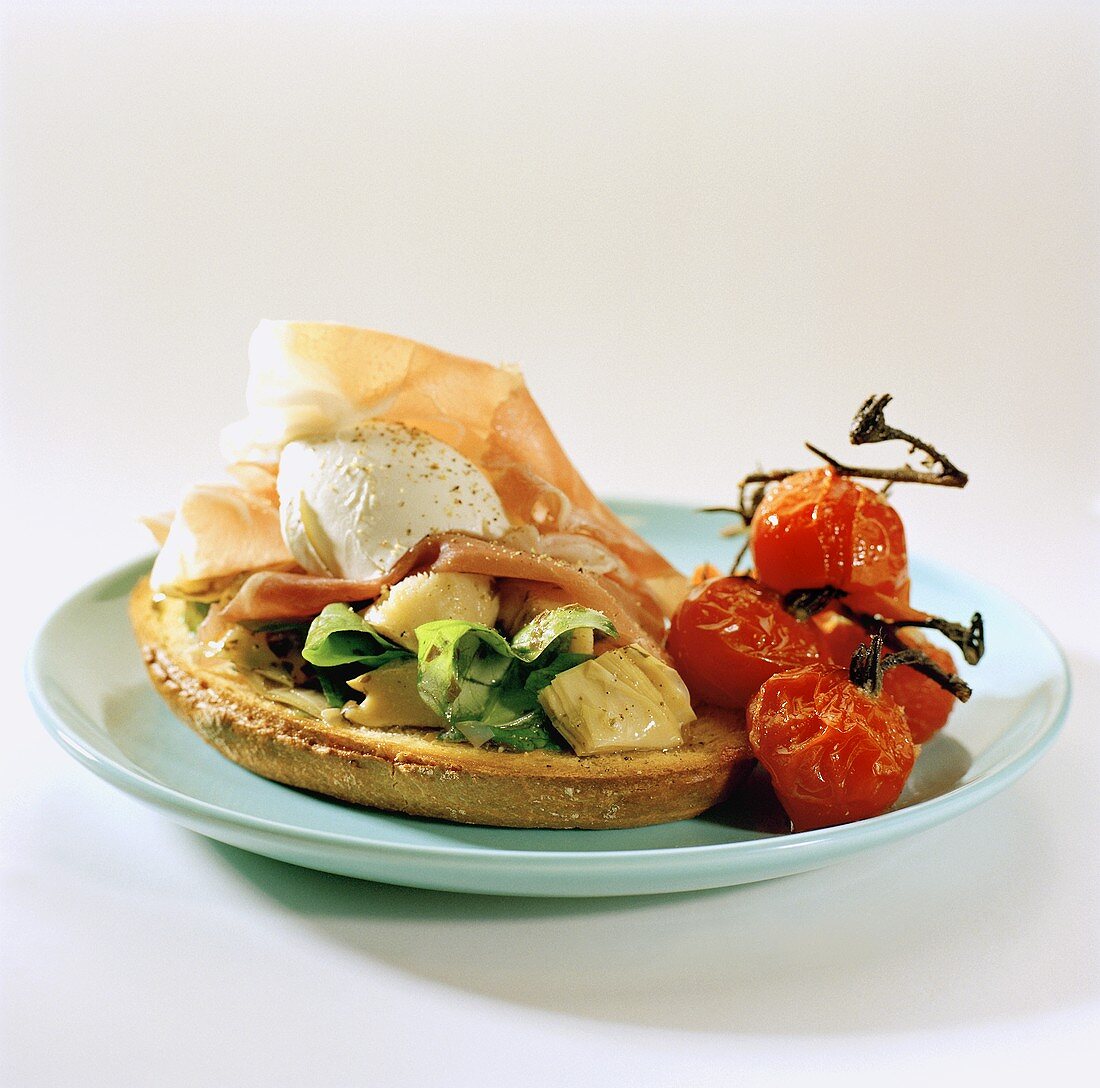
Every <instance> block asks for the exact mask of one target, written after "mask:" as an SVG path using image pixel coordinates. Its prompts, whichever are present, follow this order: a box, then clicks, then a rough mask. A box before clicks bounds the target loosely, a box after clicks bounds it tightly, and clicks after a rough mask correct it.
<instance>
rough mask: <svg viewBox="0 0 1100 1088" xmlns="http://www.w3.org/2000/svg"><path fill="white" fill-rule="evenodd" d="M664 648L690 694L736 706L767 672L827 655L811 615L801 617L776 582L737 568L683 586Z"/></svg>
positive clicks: (749, 696)
mask: <svg viewBox="0 0 1100 1088" xmlns="http://www.w3.org/2000/svg"><path fill="white" fill-rule="evenodd" d="M668 651H669V653H670V654H671V655H672V658H673V660H674V661H675V663H676V668H677V670H678V671H679V673H680V675H681V676H682V677H683V679H684V682H685V683H686V684H687V686H688V689H689V690H690V691H691V694H692V696H693V698H695V699H697V700H698V701H699V702H703V703H709V704H711V705H712V706H724V707H732V708H735V709H738V708H740V707H744V706H747V705H748V704H749V701H750V700H751V699H752V697H753V696H754V695H755V694H756V691H757V689H758V688H759V687H760V685H761V684H762V683H763V682H764V681H765V680H767V678H768V677H769V676H771V675H772V674H773V673H775V672H779V671H782V670H784V669H792V668H797V667H798V666H799V665H809V664H811V663H812V662H815V661H823V660H825V659H826V653H825V649H824V646H823V642H822V635H821V633H820V631H818V629H817V628H816V627H815V626H814V625H813V624H812V623H800V622H799V621H798V620H796V619H794V617H793V616H791V615H789V614H788V613H787V612H786V611H785V610H784V608H783V603H782V601H781V600H780V597H779V595H778V594H777V593H776V592H775V591H774V590H771V589H768V588H767V587H765V586H762V585H760V583H759V582H757V581H755V580H754V579H752V578H748V577H741V576H730V577H726V578H715V579H713V580H711V581H708V582H704V583H703V584H702V585H699V586H696V587H695V588H694V589H692V590H691V592H690V593H688V595H687V598H686V599H685V600H684V602H683V604H682V605H681V606H680V608H679V610H678V611H677V613H676V615H675V616H673V618H672V626H671V628H670V630H669V633H668Z"/></svg>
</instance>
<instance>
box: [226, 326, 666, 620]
mask: <svg viewBox="0 0 1100 1088" xmlns="http://www.w3.org/2000/svg"><path fill="white" fill-rule="evenodd" d="M249 361H250V374H249V382H248V408H249V414H248V416H247V417H246V418H245V419H243V420H241V421H240V422H238V423H235V424H232V425H231V426H230V427H228V428H226V430H225V431H224V432H223V435H222V447H223V451H224V452H225V454H226V456H227V458H228V459H229V460H230V461H232V462H239V461H249V462H261V463H262V462H265V461H266V462H273V461H274V460H276V459H277V457H278V455H279V451H280V450H281V448H282V447H283V446H284V445H285V444H286V443H287V442H290V441H292V440H294V439H296V438H301V437H304V436H306V435H310V434H323V433H332V432H335V431H338V430H341V429H343V428H345V427H348V426H350V425H352V424H354V423H357V422H360V421H362V420H363V419H364V418H372V419H378V420H385V421H388V422H394V423H402V424H404V425H406V426H410V427H418V428H420V429H421V430H424V431H427V432H428V433H429V434H432V435H434V436H435V437H436V438H439V439H440V440H442V441H444V442H446V443H447V444H448V445H450V446H453V447H454V448H455V449H456V450H458V452H459V453H461V454H462V455H463V456H465V457H467V458H469V459H470V460H471V461H473V462H474V464H476V465H477V466H478V467H479V468H481V469H482V471H483V472H485V474H486V475H487V476H488V478H489V480H490V481H491V482H492V484H493V486H494V488H495V490H496V492H497V494H498V495H499V496H500V499H501V502H502V503H503V504H504V507H505V509H506V510H507V512H508V515H509V517H510V518H511V519H512V521H513V522H514V523H516V524H519V525H531V526H534V528H536V529H537V530H538V531H539V532H540V533H551V532H562V533H575V534H580V535H584V536H589V537H592V538H593V539H595V540H597V541H600V542H601V543H602V544H604V545H605V546H606V547H607V548H608V549H610V550H611V551H612V552H613V553H615V555H617V556H618V557H619V558H620V559H621V560H622V561H623V563H624V564H625V565H626V567H627V568H628V569H629V570H630V571H631V572H632V573H633V575H634V576H635V577H636V578H638V579H641V580H644V581H645V582H646V584H647V586H648V589H649V592H650V593H651V594H653V595H654V596H656V597H657V598H658V599H659V600H660V601H661V603H662V606H663V607H664V609H665V610H666V611H671V610H672V609H673V608H674V607H675V605H676V604H678V603H679V600H680V598H681V597H682V596H683V593H684V591H685V590H686V582H685V581H684V579H683V577H682V576H681V575H680V574H679V572H678V571H677V570H676V569H675V568H674V567H673V566H672V565H671V564H670V563H669V562H668V561H667V560H666V559H665V558H664V557H663V556H661V555H660V554H659V553H658V552H656V551H655V550H654V549H653V548H652V547H650V546H649V544H647V543H646V542H645V541H644V540H643V539H642V538H641V537H640V536H638V535H637V533H635V532H633V530H631V529H630V528H628V527H627V526H626V525H624V524H623V523H622V522H621V521H620V520H619V519H618V518H617V517H616V516H615V515H614V514H613V513H612V512H611V511H610V510H609V509H608V508H607V507H606V506H605V505H604V504H603V503H602V502H600V500H599V499H597V498H596V496H595V494H594V493H593V492H592V490H591V489H590V488H589V487H588V485H587V484H586V483H585V482H584V480H583V479H582V477H581V475H580V473H578V472H577V470H576V468H575V467H574V466H573V464H572V463H571V462H570V460H569V458H568V457H567V456H566V454H565V451H564V450H563V449H562V447H561V445H560V443H559V442H558V440H557V439H556V438H555V437H554V433H553V431H552V430H551V429H550V426H549V424H548V423H547V421H546V418H545V417H544V416H543V414H542V412H541V411H540V410H539V408H538V406H537V405H536V404H535V401H534V399H533V398H532V396H531V394H530V392H529V391H528V389H527V386H526V384H525V383H524V381H523V377H522V375H521V374H520V373H519V371H517V370H514V369H505V368H500V367H495V366H491V365H490V364H488V363H482V362H477V361H476V360H473V359H466V358H462V357H461V356H457V355H451V354H448V353H446V352H442V351H438V350H437V349H435V348H431V347H428V346H426V345H424V344H419V343H416V342H415V341H413V340H406V339H404V338H402V337H399V336H391V335H389V334H386V333H380V332H374V331H371V330H369V329H355V328H350V327H348V326H344V325H325V324H299V323H292V322H275V321H264V322H261V323H260V325H259V327H258V328H257V329H256V331H255V333H254V334H253V336H252V340H251V342H250V344H249Z"/></svg>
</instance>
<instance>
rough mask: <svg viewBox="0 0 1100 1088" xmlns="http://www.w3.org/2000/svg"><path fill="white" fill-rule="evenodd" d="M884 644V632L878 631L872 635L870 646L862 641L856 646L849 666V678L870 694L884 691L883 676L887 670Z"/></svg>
mask: <svg viewBox="0 0 1100 1088" xmlns="http://www.w3.org/2000/svg"><path fill="white" fill-rule="evenodd" d="M882 645H883V639H882V633H881V632H879V631H876V632H875V633H874V634H873V635H872V636H871V644H870V646H868V645H866V644H865V643H861V644H860V645H859V646H857V647H856V651H855V653H854V654H852V663H851V664H850V665H849V666H848V679H849V680H851V681H852V683H853V684H855V686H856V687H857V688H862V689H863V690H864V691H865V692H867V694H868V695H879V694H880V693H881V692H882V676H883V673H884V672H885V671H886V669H885V665H884V664H883V660H882Z"/></svg>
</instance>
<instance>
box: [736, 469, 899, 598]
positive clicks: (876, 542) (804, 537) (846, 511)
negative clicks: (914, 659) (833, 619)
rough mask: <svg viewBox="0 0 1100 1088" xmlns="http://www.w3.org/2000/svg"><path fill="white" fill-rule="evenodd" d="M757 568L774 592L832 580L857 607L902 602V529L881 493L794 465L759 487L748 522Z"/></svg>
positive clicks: (827, 471)
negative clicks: (761, 492) (758, 498)
mask: <svg viewBox="0 0 1100 1088" xmlns="http://www.w3.org/2000/svg"><path fill="white" fill-rule="evenodd" d="M749 537H750V541H751V544H752V554H753V561H754V563H755V565H756V576H757V578H758V579H759V580H760V581H761V582H762V583H763V584H764V585H766V586H771V587H772V589H775V590H777V591H778V592H779V593H789V592H791V590H795V589H819V588H823V587H825V586H833V587H834V588H836V589H839V590H843V591H844V592H845V593H846V594H847V603H848V604H850V605H851V607H852V608H854V609H855V610H856V611H857V612H870V613H874V612H879V613H881V614H882V615H884V616H888V617H894V618H897V617H900V616H902V615H903V614H905V613H906V612H907V611H908V607H909V567H908V561H907V558H906V551H905V529H904V528H903V526H902V524H901V518H900V517H899V516H898V513H897V511H896V510H895V509H894V508H893V507H892V506H891V505H890V504H889V503H888V502H887V501H886V500H885V499H884V498H882V496H881V495H879V494H877V493H876V492H874V491H872V490H870V489H869V488H866V487H864V486H863V485H862V484H857V483H856V482H855V481H854V480H851V479H849V478H848V477H847V476H842V475H840V474H839V473H837V472H835V471H834V470H833V469H832V468H828V467H826V468H816V469H809V470H807V471H805V472H796V473H794V475H792V476H788V477H787V478H786V479H784V480H781V481H780V482H779V483H778V484H776V485H775V486H774V487H772V488H770V489H769V490H768V492H767V493H766V494H765V496H764V499H763V501H762V502H761V503H760V506H759V507H758V508H757V510H756V513H755V514H754V515H753V519H752V524H751V526H750V528H749Z"/></svg>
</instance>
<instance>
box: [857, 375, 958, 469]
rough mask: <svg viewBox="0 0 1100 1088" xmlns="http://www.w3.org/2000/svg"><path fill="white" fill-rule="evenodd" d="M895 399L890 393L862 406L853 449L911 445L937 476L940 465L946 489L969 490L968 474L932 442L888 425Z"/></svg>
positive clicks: (871, 398) (871, 399) (868, 399)
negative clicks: (886, 444)
mask: <svg viewBox="0 0 1100 1088" xmlns="http://www.w3.org/2000/svg"><path fill="white" fill-rule="evenodd" d="M893 399H894V398H893V396H892V395H891V394H890V393H881V394H879V395H877V396H871V397H868V398H867V399H866V400H865V401H864V402H863V403H862V404H861V405H860V406H859V411H858V412H856V414H855V418H854V419H853V420H852V426H851V427H850V428H849V430H848V441H849V442H851V443H852V445H853V446H863V445H866V444H867V443H869V442H892V441H894V440H899V441H902V442H908V443H909V450H910V452H911V453H916V452H917V450H920V451H921V452H922V453H924V454H926V464H927V465H928V467H929V469H930V470H932V472H933V474H935V471H936V466H937V465H938V466H939V472H938V475H939V480H940V482H942V483H944V484H945V486H948V487H965V486H966V483H967V479H968V477H967V475H966V473H965V472H963V471H962V469H960V468H958V467H956V466H955V465H954V464H952V462H951V461H949V460H948V459H947V457H946V456H944V454H942V453H940V451H939V450H938V449H936V447H935V446H933V445H932V444H931V443H930V442H925V441H924V440H923V439H921V438H917V437H916V435H911V434H909V433H907V432H906V431H899V430H898V428H897V427H891V426H890V425H889V424H888V423H887V422H886V406H887V405H888V404H889V403H890V401H892V400H893ZM949 481H950V482H949ZM925 482H932V481H925Z"/></svg>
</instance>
